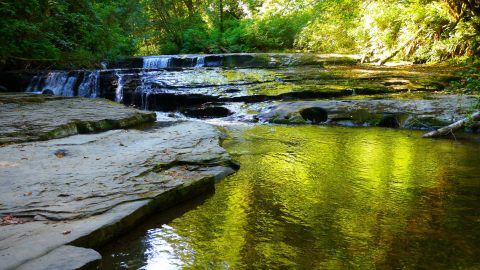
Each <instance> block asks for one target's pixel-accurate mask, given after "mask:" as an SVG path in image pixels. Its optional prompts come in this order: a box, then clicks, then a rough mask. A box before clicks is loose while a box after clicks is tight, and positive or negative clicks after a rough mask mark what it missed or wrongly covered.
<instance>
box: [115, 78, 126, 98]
mask: <svg viewBox="0 0 480 270" xmlns="http://www.w3.org/2000/svg"><path fill="white" fill-rule="evenodd" d="M115 76H117V88H116V89H115V101H116V102H119V103H122V101H123V87H124V86H125V77H124V76H123V74H120V73H118V72H117V73H115Z"/></svg>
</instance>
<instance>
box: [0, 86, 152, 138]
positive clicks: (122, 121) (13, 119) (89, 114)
mask: <svg viewBox="0 0 480 270" xmlns="http://www.w3.org/2000/svg"><path fill="white" fill-rule="evenodd" d="M155 119H156V118H155V114H154V113H151V112H142V111H138V110H135V109H133V108H127V107H125V106H123V105H121V104H117V103H114V102H110V101H108V100H104V99H86V98H67V97H59V96H48V95H34V94H0V126H1V128H0V145H1V144H8V143H17V142H28V141H37V140H48V139H54V138H61V137H65V136H70V135H75V134H79V133H92V132H99V131H105V130H110V129H116V128H127V127H133V126H136V125H140V124H145V123H152V122H154V121H155Z"/></svg>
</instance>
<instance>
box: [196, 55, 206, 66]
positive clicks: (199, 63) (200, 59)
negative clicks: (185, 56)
mask: <svg viewBox="0 0 480 270" xmlns="http://www.w3.org/2000/svg"><path fill="white" fill-rule="evenodd" d="M195 60H196V64H195V67H196V68H200V67H204V66H205V56H197V57H196V58H195Z"/></svg>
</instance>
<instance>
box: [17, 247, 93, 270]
mask: <svg viewBox="0 0 480 270" xmlns="http://www.w3.org/2000/svg"><path fill="white" fill-rule="evenodd" d="M101 259H102V256H101V255H100V254H99V253H98V252H96V251H95V250H93V249H87V248H80V247H74V246H61V247H59V248H57V249H55V250H53V251H51V252H49V253H48V254H47V255H45V256H43V257H41V258H39V259H37V260H34V261H32V262H29V263H26V264H24V265H22V266H21V267H19V268H18V270H37V269H63V270H71V269H72V270H73V269H87V268H89V267H91V268H92V269H93V268H94V266H95V265H98V263H99V262H100V260H101ZM90 265H91V266H90Z"/></svg>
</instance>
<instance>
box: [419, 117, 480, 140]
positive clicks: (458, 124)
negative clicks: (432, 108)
mask: <svg viewBox="0 0 480 270" xmlns="http://www.w3.org/2000/svg"><path fill="white" fill-rule="evenodd" d="M478 120H480V111H477V112H475V113H473V114H472V115H470V116H468V117H466V118H464V119H462V120H459V121H457V122H455V123H453V124H451V125H448V126H446V127H442V128H440V129H437V130H434V131H431V132H429V133H426V134H424V135H423V136H422V137H423V138H436V137H441V136H445V135H448V134H453V132H455V131H457V130H459V129H461V128H463V127H464V126H465V124H466V123H468V122H471V121H478Z"/></svg>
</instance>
